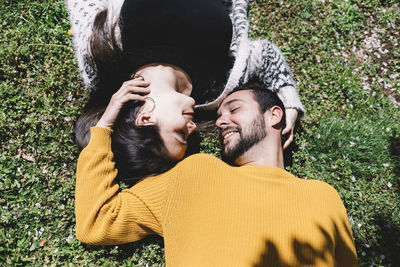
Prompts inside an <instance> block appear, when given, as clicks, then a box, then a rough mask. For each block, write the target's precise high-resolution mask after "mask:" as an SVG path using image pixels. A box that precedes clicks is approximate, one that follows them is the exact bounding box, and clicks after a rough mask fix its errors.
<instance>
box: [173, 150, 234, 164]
mask: <svg viewBox="0 0 400 267" xmlns="http://www.w3.org/2000/svg"><path fill="white" fill-rule="evenodd" d="M199 162H209V163H214V164H221V165H226V166H229V165H227V164H226V163H225V162H223V161H222V160H220V159H219V158H217V157H215V156H213V155H210V154H206V153H197V154H193V155H191V156H189V157H187V158H185V159H184V160H182V161H181V162H180V163H179V164H178V165H188V164H189V165H191V164H197V163H199Z"/></svg>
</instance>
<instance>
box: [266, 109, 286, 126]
mask: <svg viewBox="0 0 400 267" xmlns="http://www.w3.org/2000/svg"><path fill="white" fill-rule="evenodd" d="M264 116H265V119H267V121H268V122H269V124H270V126H271V127H274V128H280V122H281V121H282V117H283V110H282V109H281V108H280V107H279V106H273V107H272V108H270V109H269V110H267V111H266V112H265V113H264Z"/></svg>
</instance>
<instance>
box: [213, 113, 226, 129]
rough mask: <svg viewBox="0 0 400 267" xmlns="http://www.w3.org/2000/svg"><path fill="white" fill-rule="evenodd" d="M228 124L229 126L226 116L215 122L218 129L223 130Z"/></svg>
mask: <svg viewBox="0 0 400 267" xmlns="http://www.w3.org/2000/svg"><path fill="white" fill-rule="evenodd" d="M227 124H228V122H227V119H226V116H224V115H221V116H220V117H219V118H218V119H217V121H216V122H215V125H216V126H217V127H218V128H223V127H224V126H226V125H227Z"/></svg>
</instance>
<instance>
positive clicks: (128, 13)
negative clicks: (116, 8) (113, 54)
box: [120, 0, 232, 88]
mask: <svg viewBox="0 0 400 267" xmlns="http://www.w3.org/2000/svg"><path fill="white" fill-rule="evenodd" d="M120 23H121V39H122V46H123V51H124V54H125V57H126V60H127V61H128V64H129V68H130V69H131V70H132V71H134V70H136V69H137V68H138V67H140V66H143V65H146V64H149V63H155V62H160V63H168V64H172V65H176V66H178V67H181V68H182V69H184V70H185V71H186V72H187V73H188V75H189V76H190V77H191V79H192V81H193V87H194V88H196V84H197V82H198V80H199V79H210V78H212V77H207V76H210V75H211V76H212V75H213V73H214V72H215V70H218V69H221V68H224V66H226V65H227V64H229V57H228V53H229V46H230V42H231V38H232V23H231V21H230V18H229V16H228V13H227V12H226V10H225V8H224V6H223V5H222V4H221V1H219V0H125V1H124V4H123V6H122V8H121V15H120Z"/></svg>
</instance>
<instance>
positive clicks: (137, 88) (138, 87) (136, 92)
mask: <svg viewBox="0 0 400 267" xmlns="http://www.w3.org/2000/svg"><path fill="white" fill-rule="evenodd" d="M149 85H150V83H149V82H145V81H143V80H142V79H134V80H130V81H126V82H124V83H123V84H122V86H121V88H120V89H119V90H118V91H117V92H116V93H115V94H114V95H113V96H112V97H111V100H110V103H109V104H108V106H107V108H106V110H105V111H104V114H103V116H102V117H101V118H100V120H99V122H98V123H97V125H96V126H98V127H104V128H112V127H113V126H114V123H115V121H116V119H117V117H118V114H119V112H120V111H121V109H122V107H123V106H124V104H125V103H126V102H128V101H132V100H137V101H145V100H146V98H145V96H143V95H146V94H148V93H150V90H149V89H148V88H147V87H148V86H149Z"/></svg>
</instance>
